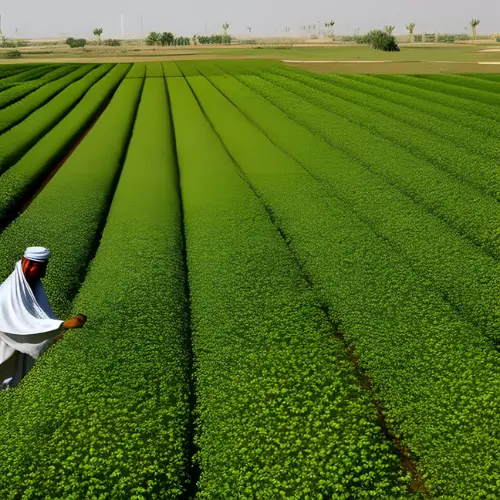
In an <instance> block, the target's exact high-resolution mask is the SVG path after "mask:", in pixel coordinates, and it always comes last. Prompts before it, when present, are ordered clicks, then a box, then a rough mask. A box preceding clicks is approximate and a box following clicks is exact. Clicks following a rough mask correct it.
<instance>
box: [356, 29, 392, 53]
mask: <svg viewBox="0 0 500 500" xmlns="http://www.w3.org/2000/svg"><path fill="white" fill-rule="evenodd" d="M388 28H393V27H392V26H386V31H382V30H373V31H370V32H369V33H368V34H367V35H366V39H365V40H366V41H367V42H368V43H369V44H370V47H371V48H372V49H377V50H383V51H385V52H399V50H400V49H399V45H398V43H397V42H396V38H395V37H394V36H392V34H391V33H392V31H391V33H389V30H388Z"/></svg>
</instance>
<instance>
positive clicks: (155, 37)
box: [146, 31, 161, 45]
mask: <svg viewBox="0 0 500 500" xmlns="http://www.w3.org/2000/svg"><path fill="white" fill-rule="evenodd" d="M160 41H161V34H160V33H156V32H154V31H152V32H151V33H150V34H149V35H148V36H147V38H146V45H159V44H160Z"/></svg>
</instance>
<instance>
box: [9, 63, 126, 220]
mask: <svg viewBox="0 0 500 500" xmlns="http://www.w3.org/2000/svg"><path fill="white" fill-rule="evenodd" d="M129 68H130V65H129V64H118V65H116V66H115V67H114V68H113V69H111V70H110V71H109V72H108V73H106V74H105V75H104V76H103V77H102V78H100V79H98V78H99V76H100V75H102V74H103V73H105V71H106V67H105V66H103V67H102V68H99V71H97V72H96V74H89V75H87V76H86V77H84V78H82V80H81V81H80V82H78V83H75V84H73V85H71V86H69V87H68V88H67V89H66V90H65V91H64V92H63V93H61V94H60V95H59V96H58V97H56V98H55V99H54V103H53V107H55V108H57V107H59V108H61V107H63V105H73V104H74V102H75V98H76V99H77V100H78V99H80V98H81V96H82V95H83V93H85V92H86V93H85V95H83V98H82V99H81V101H79V102H78V104H77V105H76V107H75V108H74V109H72V110H71V111H70V112H69V113H68V115H67V116H65V117H64V118H63V119H62V120H61V121H60V122H59V123H57V125H55V126H54V128H52V129H51V130H50V131H49V132H48V133H47V134H46V135H45V136H43V138H41V139H40V140H39V141H38V142H36V144H35V145H34V146H33V147H32V148H31V149H30V150H29V151H28V152H27V153H26V154H25V155H24V156H23V157H22V158H21V159H20V160H19V161H18V162H17V163H16V164H15V165H13V166H12V167H10V168H9V169H8V170H7V171H6V172H4V174H3V175H2V183H1V184H0V220H1V219H3V218H4V217H5V216H6V215H7V214H9V213H12V212H13V211H14V210H15V208H16V207H19V206H20V205H21V203H22V201H23V199H24V198H25V197H26V195H27V194H28V193H30V192H32V191H33V190H34V189H36V187H37V186H38V185H39V184H40V182H41V180H42V179H43V178H44V176H45V175H46V174H47V173H48V172H49V171H50V169H51V168H53V166H54V164H55V163H56V162H57V161H58V160H59V159H61V157H62V156H63V155H64V154H65V153H66V152H67V151H68V150H69V149H70V148H71V146H72V145H73V144H74V143H75V141H76V140H77V138H78V137H80V136H81V134H82V133H83V132H84V131H85V129H86V127H87V126H88V125H89V123H90V122H91V121H92V119H93V118H94V117H95V116H96V114H97V113H98V112H99V111H100V110H101V109H102V106H103V105H104V104H106V103H107V101H108V99H109V98H110V97H111V96H112V94H113V92H114V91H115V90H116V88H117V87H118V85H119V84H120V82H121V81H122V80H123V78H124V76H125V75H126V73H127V71H128V70H129ZM108 69H109V68H108ZM89 88H90V89H89ZM37 113H38V114H39V115H40V119H43V120H44V121H43V122H41V121H40V120H39V119H38V117H37V116H36V115H37ZM49 117H50V109H49V105H47V106H46V107H44V108H42V109H41V110H39V111H37V112H35V113H33V115H31V116H30V117H29V118H28V119H27V123H26V126H25V127H23V129H24V130H22V132H21V134H20V136H17V137H21V138H22V139H21V140H19V139H18V140H17V141H16V138H15V137H13V136H11V138H10V141H9V142H10V144H12V145H17V148H19V147H21V148H22V149H24V146H23V145H25V141H26V138H29V137H30V130H31V131H36V130H43V129H44V128H45V126H46V120H47V119H48V118H49ZM20 127H21V126H20ZM32 133H33V132H32ZM6 135H7V136H8V135H9V133H7V134H6ZM0 141H1V139H0ZM30 142H32V141H30Z"/></svg>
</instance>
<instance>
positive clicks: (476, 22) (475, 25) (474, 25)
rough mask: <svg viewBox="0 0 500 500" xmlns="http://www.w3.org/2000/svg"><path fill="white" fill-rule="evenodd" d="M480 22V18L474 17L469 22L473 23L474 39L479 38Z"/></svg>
mask: <svg viewBox="0 0 500 500" xmlns="http://www.w3.org/2000/svg"><path fill="white" fill-rule="evenodd" d="M480 23H481V21H480V20H479V19H474V18H472V19H471V20H470V21H469V24H470V25H471V28H472V38H474V40H475V39H476V38H477V27H478V26H479V24H480Z"/></svg>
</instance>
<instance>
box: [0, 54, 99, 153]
mask: <svg viewBox="0 0 500 500" xmlns="http://www.w3.org/2000/svg"><path fill="white" fill-rule="evenodd" d="M95 67H96V65H92V64H87V65H84V66H81V67H80V68H79V69H77V70H76V71H73V72H71V73H70V74H69V75H66V76H64V77H62V78H59V79H57V80H55V81H53V82H49V83H47V84H46V85H43V86H41V87H40V88H39V89H37V90H35V91H34V92H31V93H30V94H29V95H27V96H26V97H25V98H24V99H21V100H20V101H17V102H15V103H14V104H12V105H10V106H8V107H7V108H5V109H2V110H0V133H3V134H4V133H5V132H6V131H7V130H9V129H10V128H12V127H13V126H14V125H17V124H18V123H19V122H21V121H23V120H24V119H25V118H26V117H27V116H29V115H30V114H31V113H33V112H34V111H36V110H37V109H38V108H40V107H42V106H43V105H44V104H46V103H47V102H48V101H50V100H51V99H53V98H54V97H55V96H56V95H57V94H59V92H61V91H62V90H64V89H65V88H66V87H67V86H68V85H70V84H72V83H74V82H76V81H78V80H80V78H82V77H83V76H85V75H86V74H87V73H89V72H90V71H91V70H93V69H94V68H95ZM33 132H35V133H36V130H34V131H33ZM1 137H3V136H1ZM0 140H3V139H0ZM1 161H2V160H1V153H0V162H1Z"/></svg>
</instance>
